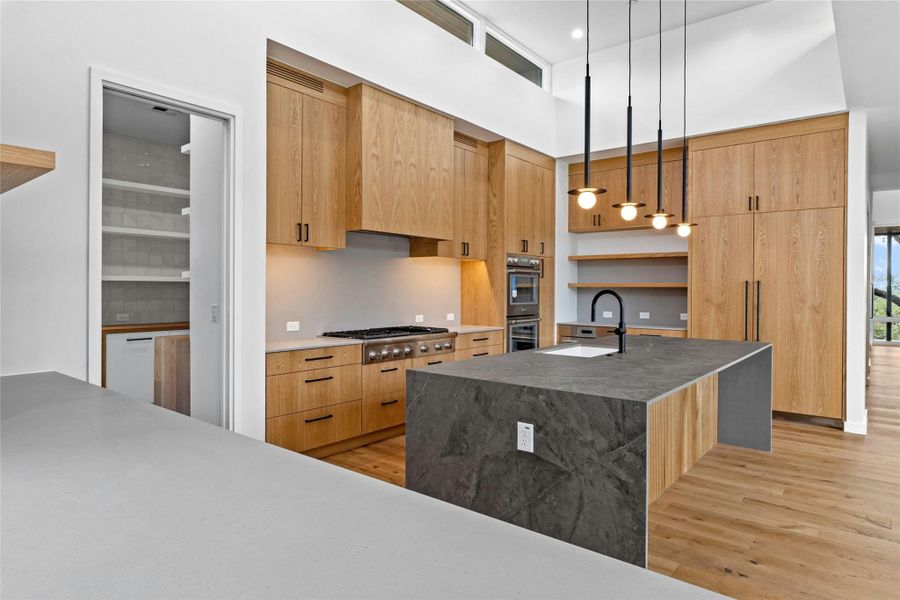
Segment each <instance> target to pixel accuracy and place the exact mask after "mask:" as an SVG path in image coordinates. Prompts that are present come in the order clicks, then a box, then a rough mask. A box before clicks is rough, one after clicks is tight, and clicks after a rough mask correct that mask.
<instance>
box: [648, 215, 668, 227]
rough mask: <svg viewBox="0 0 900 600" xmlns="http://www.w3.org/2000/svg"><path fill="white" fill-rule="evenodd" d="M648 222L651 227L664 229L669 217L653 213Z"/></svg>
mask: <svg viewBox="0 0 900 600" xmlns="http://www.w3.org/2000/svg"><path fill="white" fill-rule="evenodd" d="M650 224H651V225H653V229H665V228H666V225H668V224H669V217H668V216H666V215H653V220H652V221H650Z"/></svg>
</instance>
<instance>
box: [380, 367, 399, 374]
mask: <svg viewBox="0 0 900 600" xmlns="http://www.w3.org/2000/svg"><path fill="white" fill-rule="evenodd" d="M399 370H400V367H394V368H393V369H382V370H381V372H382V373H392V372H394V371H399Z"/></svg>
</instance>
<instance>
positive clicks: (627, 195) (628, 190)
mask: <svg viewBox="0 0 900 600" xmlns="http://www.w3.org/2000/svg"><path fill="white" fill-rule="evenodd" d="M625 1H626V2H628V112H627V125H626V127H627V130H628V133H627V139H626V147H627V150H626V153H627V159H626V160H627V162H626V167H627V168H626V169H625V202H631V3H632V0H625Z"/></svg>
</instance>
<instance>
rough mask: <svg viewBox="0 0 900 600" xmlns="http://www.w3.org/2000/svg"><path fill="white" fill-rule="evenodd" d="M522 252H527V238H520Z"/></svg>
mask: <svg viewBox="0 0 900 600" xmlns="http://www.w3.org/2000/svg"><path fill="white" fill-rule="evenodd" d="M522 252H528V240H522Z"/></svg>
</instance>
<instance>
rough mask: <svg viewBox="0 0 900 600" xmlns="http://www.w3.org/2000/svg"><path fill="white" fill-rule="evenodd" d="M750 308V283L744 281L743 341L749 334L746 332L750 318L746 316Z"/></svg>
mask: <svg viewBox="0 0 900 600" xmlns="http://www.w3.org/2000/svg"><path fill="white" fill-rule="evenodd" d="M749 308H750V282H749V281H744V341H745V342H746V341H747V336H749V335H750V334H749V333H748V331H747V321H748V319H749V318H750V317H749V316H748V314H747V313H748V312H749Z"/></svg>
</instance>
